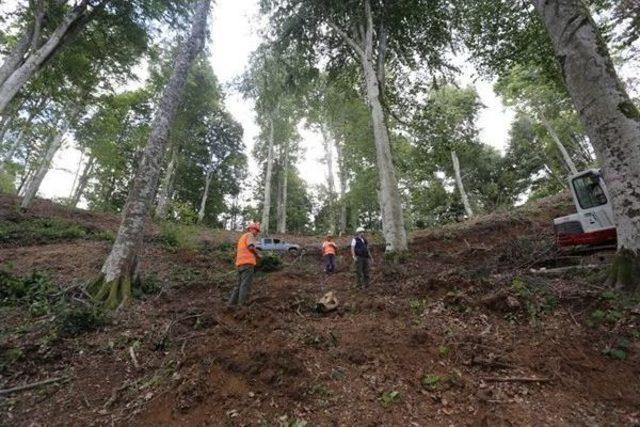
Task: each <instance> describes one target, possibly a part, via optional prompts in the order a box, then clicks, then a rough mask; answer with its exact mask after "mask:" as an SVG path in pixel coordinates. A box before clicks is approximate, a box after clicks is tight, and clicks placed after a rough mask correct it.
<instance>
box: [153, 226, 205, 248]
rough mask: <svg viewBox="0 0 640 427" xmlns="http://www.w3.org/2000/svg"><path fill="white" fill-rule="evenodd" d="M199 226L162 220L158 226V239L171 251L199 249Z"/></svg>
mask: <svg viewBox="0 0 640 427" xmlns="http://www.w3.org/2000/svg"><path fill="white" fill-rule="evenodd" d="M199 232H200V227H198V226H194V225H186V224H178V223H175V222H164V223H163V224H162V225H161V226H160V240H161V242H162V243H163V244H164V245H165V246H166V247H167V249H169V250H171V251H176V250H190V251H195V250H197V249H199V245H200V244H199V241H198V235H199Z"/></svg>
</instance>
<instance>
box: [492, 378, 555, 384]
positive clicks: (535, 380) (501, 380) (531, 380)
mask: <svg viewBox="0 0 640 427" xmlns="http://www.w3.org/2000/svg"><path fill="white" fill-rule="evenodd" d="M481 379H482V380H483V381H490V382H496V383H510V382H514V383H546V382H549V381H551V378H536V377H502V378H501V377H485V378H481Z"/></svg>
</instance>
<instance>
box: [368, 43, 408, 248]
mask: <svg viewBox="0 0 640 427" xmlns="http://www.w3.org/2000/svg"><path fill="white" fill-rule="evenodd" d="M367 47H368V49H367V51H368V53H367V54H366V56H365V57H363V58H362V68H363V71H364V75H365V81H366V89H367V97H368V99H369V108H370V110H371V121H372V125H373V137H374V140H375V145H376V160H377V162H376V163H377V165H378V177H379V180H380V192H381V197H380V203H381V204H380V211H381V214H382V232H383V234H384V237H385V242H386V250H387V251H389V252H394V251H404V250H406V249H407V234H406V230H405V228H404V217H403V213H402V204H401V202H400V191H399V189H398V181H397V179H396V174H395V168H394V165H393V160H392V157H391V146H390V143H389V131H388V129H387V123H386V119H385V115H384V110H383V108H382V103H381V102H380V92H379V90H378V78H377V76H376V72H375V69H374V67H373V62H372V61H373V59H372V58H371V54H370V52H369V51H370V49H371V46H367Z"/></svg>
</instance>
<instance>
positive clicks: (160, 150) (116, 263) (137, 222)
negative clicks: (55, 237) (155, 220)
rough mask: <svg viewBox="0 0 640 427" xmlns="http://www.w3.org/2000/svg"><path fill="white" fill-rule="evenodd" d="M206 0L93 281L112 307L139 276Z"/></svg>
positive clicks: (202, 31) (199, 43)
mask: <svg viewBox="0 0 640 427" xmlns="http://www.w3.org/2000/svg"><path fill="white" fill-rule="evenodd" d="M209 6H210V0H200V1H198V2H197V3H196V5H195V10H194V15H193V25H192V28H191V34H190V35H189V37H188V38H187V39H186V40H185V42H184V43H183V44H182V46H180V48H179V49H178V57H177V58H176V61H175V63H174V66H173V74H172V75H171V78H170V79H169V81H168V83H167V86H166V87H165V90H164V93H163V95H162V98H161V99H160V102H159V104H158V110H157V111H156V115H155V118H154V120H153V124H152V127H151V134H150V135H149V139H148V141H147V145H146V147H145V150H144V154H143V156H142V160H141V162H140V165H139V167H138V170H137V172H136V176H135V177H134V179H133V185H132V187H131V190H130V191H129V196H128V198H127V203H126V205H125V207H124V212H123V218H122V223H121V225H120V229H119V230H118V235H117V236H116V240H115V242H114V244H113V247H112V249H111V252H110V253H109V256H108V257H107V259H106V261H105V263H104V265H103V266H102V270H101V277H99V278H98V280H96V281H95V282H94V284H93V286H92V287H91V290H92V291H94V292H95V299H96V300H97V301H104V302H105V304H106V306H107V307H109V308H112V309H114V308H116V307H118V306H119V305H120V304H126V303H128V302H129V301H130V299H131V286H132V283H134V282H135V281H137V280H138V271H137V264H138V263H137V259H138V252H139V249H140V246H141V243H142V238H143V232H144V222H145V219H146V218H147V215H148V213H149V209H150V205H151V203H152V202H153V201H152V199H151V198H152V197H153V195H154V194H155V191H156V188H157V184H158V175H159V173H160V162H161V161H162V158H163V154H164V151H165V148H166V144H167V136H168V134H169V129H170V128H171V125H172V123H173V120H174V118H175V115H176V112H177V110H178V106H179V105H180V102H181V100H182V96H183V92H184V86H185V82H186V80H187V75H188V73H189V69H190V68H191V65H192V63H193V61H194V60H195V58H196V56H197V55H198V53H199V52H200V51H201V50H202V48H203V46H204V42H205V38H206V33H207V17H208V15H209Z"/></svg>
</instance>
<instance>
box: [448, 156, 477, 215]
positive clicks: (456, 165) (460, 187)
mask: <svg viewBox="0 0 640 427" xmlns="http://www.w3.org/2000/svg"><path fill="white" fill-rule="evenodd" d="M451 162H452V163H453V172H454V173H455V176H456V185H457V186H458V191H459V192H460V199H461V200H462V204H463V205H464V211H465V212H466V213H467V216H468V217H469V218H471V217H472V216H473V209H471V203H469V197H468V196H467V192H466V190H465V189H464V183H463V182H462V174H461V173H460V160H459V159H458V154H457V153H456V152H455V151H454V150H451Z"/></svg>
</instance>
